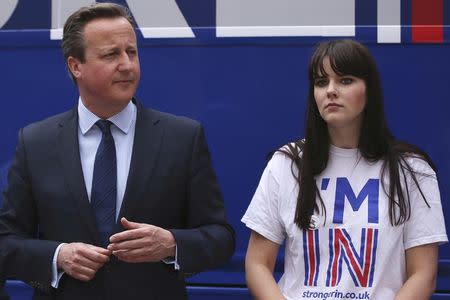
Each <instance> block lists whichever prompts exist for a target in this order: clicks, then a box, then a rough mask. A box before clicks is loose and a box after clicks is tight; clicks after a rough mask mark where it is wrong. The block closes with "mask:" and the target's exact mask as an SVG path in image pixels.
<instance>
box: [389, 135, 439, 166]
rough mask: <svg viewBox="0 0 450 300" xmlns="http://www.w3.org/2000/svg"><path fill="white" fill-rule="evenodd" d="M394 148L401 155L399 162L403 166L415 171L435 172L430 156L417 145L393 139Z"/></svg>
mask: <svg viewBox="0 0 450 300" xmlns="http://www.w3.org/2000/svg"><path fill="white" fill-rule="evenodd" d="M394 149H395V150H396V151H397V153H398V154H399V156H400V157H401V159H400V164H401V165H402V166H403V167H406V168H407V169H409V168H410V169H411V171H413V172H415V173H423V174H434V173H435V170H436V167H435V166H434V164H433V161H432V160H431V158H430V156H429V155H428V154H427V153H426V152H425V151H424V150H422V149H420V148H419V147H417V146H415V145H412V144H409V143H406V142H402V141H395V144H394ZM405 163H406V164H405Z"/></svg>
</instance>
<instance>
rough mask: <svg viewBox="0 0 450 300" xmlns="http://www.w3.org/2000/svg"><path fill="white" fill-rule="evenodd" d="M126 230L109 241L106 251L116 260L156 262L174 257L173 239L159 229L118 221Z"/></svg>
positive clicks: (124, 220) (166, 231) (122, 220)
mask: <svg viewBox="0 0 450 300" xmlns="http://www.w3.org/2000/svg"><path fill="white" fill-rule="evenodd" d="M120 222H121V223H122V225H123V227H124V228H125V229H126V230H125V231H123V232H120V233H116V234H114V235H113V236H111V238H110V239H109V240H110V242H111V244H109V246H108V250H110V251H112V254H113V255H115V256H116V257H117V258H118V259H120V260H122V261H125V262H129V263H139V262H157V261H160V260H162V259H164V258H166V257H170V256H175V246H176V243H175V238H174V237H173V235H172V233H171V232H170V231H168V230H165V229H163V228H161V227H157V226H153V225H149V224H143V223H135V222H130V221H128V220H127V219H125V218H122V219H121V220H120Z"/></svg>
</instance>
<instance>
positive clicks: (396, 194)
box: [279, 40, 435, 229]
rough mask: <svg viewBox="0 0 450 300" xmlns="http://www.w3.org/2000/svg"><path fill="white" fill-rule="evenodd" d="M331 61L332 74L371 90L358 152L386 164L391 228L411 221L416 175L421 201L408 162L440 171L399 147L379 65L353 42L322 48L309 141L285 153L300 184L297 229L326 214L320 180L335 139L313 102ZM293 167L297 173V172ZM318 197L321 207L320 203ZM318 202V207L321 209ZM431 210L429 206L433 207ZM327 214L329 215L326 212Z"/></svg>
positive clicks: (314, 63) (315, 66) (315, 63)
mask: <svg viewBox="0 0 450 300" xmlns="http://www.w3.org/2000/svg"><path fill="white" fill-rule="evenodd" d="M326 57H328V58H329V60H330V64H331V68H332V69H333V71H334V72H335V73H336V74H338V75H341V76H342V75H352V76H355V77H358V78H361V79H363V80H364V82H365V84H366V98H367V101H366V106H365V108H364V111H363V114H364V115H363V121H362V126H361V132H360V136H359V144H358V149H359V151H360V153H361V155H362V157H363V158H364V159H366V160H368V161H371V162H374V161H378V160H380V159H381V160H383V165H382V171H381V174H380V176H381V178H384V175H385V174H386V172H388V178H389V182H388V183H389V184H388V186H387V185H386V183H385V182H384V180H381V182H382V187H383V190H384V192H385V193H386V194H387V196H388V198H389V218H390V222H391V224H392V225H400V224H402V223H404V222H405V221H407V220H408V219H409V217H410V214H411V205H410V199H409V188H408V183H407V180H406V178H407V176H406V175H407V174H408V175H411V178H412V179H413V181H414V183H415V185H416V186H417V187H418V190H419V192H420V194H421V195H422V198H423V199H424V201H425V202H426V204H427V205H428V202H427V200H426V198H425V196H424V194H423V193H422V190H421V188H420V186H419V183H418V181H417V178H416V173H415V171H414V170H413V169H412V168H411V166H410V164H409V163H408V161H407V160H406V158H407V157H411V156H413V157H418V158H421V159H423V160H425V161H426V162H428V164H429V165H430V166H431V167H432V168H433V170H434V169H435V167H434V165H433V163H432V161H431V159H430V158H429V156H428V155H427V154H426V153H425V152H424V151H422V150H420V149H419V148H418V147H416V146H414V145H411V144H408V143H404V142H401V141H398V140H396V139H395V138H394V136H393V135H392V134H391V132H390V130H389V128H388V126H387V123H386V119H385V116H384V105H383V94H382V89H381V82H380V77H379V74H378V71H377V68H376V65H375V61H374V59H373V58H372V56H371V54H370V53H369V51H368V49H367V48H366V47H365V46H363V45H361V44H360V43H358V42H355V41H352V40H333V41H328V42H324V43H321V44H319V46H318V47H317V49H316V50H315V52H314V54H313V56H312V58H311V61H310V64H309V68H308V75H309V98H308V107H307V112H306V126H305V139H304V140H301V141H297V142H295V143H292V144H288V145H287V148H286V147H284V148H282V149H281V150H279V151H281V152H283V153H285V154H286V155H288V156H289V157H290V158H291V159H292V174H293V175H294V177H295V178H296V180H297V181H298V184H299V193H298V197H297V208H296V211H295V220H294V221H295V223H296V224H297V226H298V227H299V228H301V229H308V228H310V221H311V215H312V214H313V213H314V211H318V210H319V204H320V206H321V208H322V209H323V211H324V212H325V205H324V203H323V200H322V197H321V196H320V193H319V191H318V188H317V185H316V181H315V176H317V175H319V174H320V173H321V172H322V171H323V170H325V168H326V167H327V164H328V156H329V149H330V137H329V135H328V129H327V124H326V123H325V121H324V120H323V119H322V117H321V116H320V114H319V110H318V108H317V104H316V101H315V99H314V81H315V79H317V78H318V77H321V76H324V75H326V72H325V70H324V67H323V61H324V59H325V58H326ZM294 166H295V167H296V168H294ZM317 196H318V199H319V201H316V197H317ZM318 202H319V203H318ZM428 206H429V205H428ZM325 213H326V212H325Z"/></svg>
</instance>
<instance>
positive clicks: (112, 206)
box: [91, 120, 117, 247]
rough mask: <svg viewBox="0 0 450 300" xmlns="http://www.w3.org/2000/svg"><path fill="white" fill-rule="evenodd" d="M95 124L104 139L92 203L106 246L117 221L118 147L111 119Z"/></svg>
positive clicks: (99, 155) (101, 144)
mask: <svg viewBox="0 0 450 300" xmlns="http://www.w3.org/2000/svg"><path fill="white" fill-rule="evenodd" d="M95 124H96V125H97V126H98V128H100V130H101V131H102V140H101V142H100V145H99V146H98V149H97V154H96V155H95V163H94V174H93V177H92V190H91V205H92V208H93V209H94V213H95V219H96V221H97V229H98V231H99V233H100V239H101V242H102V246H103V247H106V246H107V245H108V244H109V237H110V236H111V234H112V233H113V230H114V226H115V223H116V195H117V166H116V147H115V145H114V138H113V136H112V135H111V128H110V126H111V124H112V123H111V121H108V120H98V121H97V122H96V123H95Z"/></svg>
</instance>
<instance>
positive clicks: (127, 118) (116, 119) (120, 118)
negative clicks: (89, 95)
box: [78, 97, 136, 135]
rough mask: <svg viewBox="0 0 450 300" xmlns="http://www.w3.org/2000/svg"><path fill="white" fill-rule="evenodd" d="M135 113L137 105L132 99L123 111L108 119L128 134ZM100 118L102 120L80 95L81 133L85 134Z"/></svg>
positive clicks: (79, 115) (79, 120)
mask: <svg viewBox="0 0 450 300" xmlns="http://www.w3.org/2000/svg"><path fill="white" fill-rule="evenodd" d="M135 115H136V105H134V103H133V101H130V102H128V105H127V106H125V108H124V109H123V110H122V111H121V112H119V113H118V114H116V115H114V116H112V117H110V118H108V120H109V121H111V122H112V123H113V124H114V125H116V127H117V128H119V129H120V130H121V131H122V132H123V133H125V134H128V132H129V131H130V128H131V125H132V124H133V116H135ZM98 120H100V118H99V117H98V116H96V115H95V114H94V113H93V112H91V111H90V110H89V109H88V108H87V107H86V106H85V105H84V103H83V101H82V100H81V97H80V98H79V99H78V124H79V126H80V129H81V133H82V134H83V135H85V134H86V132H88V131H89V130H90V129H91V128H92V126H94V124H95V122H97V121H98Z"/></svg>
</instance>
